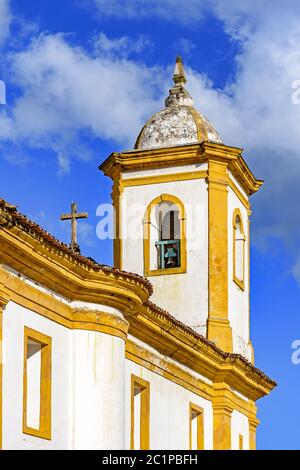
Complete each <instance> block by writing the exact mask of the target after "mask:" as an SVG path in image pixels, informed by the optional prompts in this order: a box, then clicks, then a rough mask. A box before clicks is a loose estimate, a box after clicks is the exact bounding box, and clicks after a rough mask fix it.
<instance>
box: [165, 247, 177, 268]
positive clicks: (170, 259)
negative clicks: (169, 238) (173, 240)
mask: <svg viewBox="0 0 300 470" xmlns="http://www.w3.org/2000/svg"><path fill="white" fill-rule="evenodd" d="M165 258H166V259H167V262H166V266H167V267H168V268H172V267H173V266H176V259H177V252H176V251H175V250H174V248H173V247H171V248H167V252H166V254H165Z"/></svg>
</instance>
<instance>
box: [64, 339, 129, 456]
mask: <svg viewBox="0 0 300 470" xmlns="http://www.w3.org/2000/svg"><path fill="white" fill-rule="evenodd" d="M73 348H74V362H75V368H74V386H73V390H74V410H73V412H74V429H73V446H74V448H75V449H123V448H124V400H125V385H124V379H125V377H124V371H125V342H124V341H123V340H122V339H120V338H116V337H113V336H109V335H106V334H103V333H98V332H92V331H81V330H75V331H74V345H73Z"/></svg>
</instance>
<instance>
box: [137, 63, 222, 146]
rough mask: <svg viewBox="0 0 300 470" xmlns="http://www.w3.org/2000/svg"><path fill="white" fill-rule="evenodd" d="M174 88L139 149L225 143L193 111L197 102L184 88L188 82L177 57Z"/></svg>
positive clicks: (140, 139) (139, 142)
mask: <svg viewBox="0 0 300 470" xmlns="http://www.w3.org/2000/svg"><path fill="white" fill-rule="evenodd" d="M173 80H174V86H173V87H172V88H171V89H170V90H169V96H168V97H167V99H166V100H165V106H166V107H165V109H163V110H162V111H159V112H158V113H155V114H154V115H153V116H152V117H151V118H150V119H149V120H148V122H147V123H146V124H145V125H144V127H143V128H142V130H141V132H140V134H139V136H138V138H137V141H136V144H135V148H136V149H150V148H157V147H171V146H174V145H182V144H191V143H196V142H203V141H210V142H215V143H222V140H221V138H220V136H219V134H218V132H217V131H216V129H215V128H214V127H213V125H212V124H211V123H210V122H209V121H208V120H207V119H206V117H205V116H203V114H201V113H199V112H198V111H197V110H196V109H195V108H194V101H193V99H192V97H191V95H190V94H189V92H188V91H187V89H186V88H185V83H186V78H185V72H184V68H183V64H182V60H181V58H180V57H177V59H176V64H175V70H174V76H173Z"/></svg>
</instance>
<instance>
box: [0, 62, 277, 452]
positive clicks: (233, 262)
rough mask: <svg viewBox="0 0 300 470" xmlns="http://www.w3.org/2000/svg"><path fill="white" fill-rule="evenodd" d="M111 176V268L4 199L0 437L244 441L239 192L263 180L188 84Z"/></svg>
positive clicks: (68, 441) (221, 444) (76, 444)
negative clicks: (211, 120)
mask: <svg viewBox="0 0 300 470" xmlns="http://www.w3.org/2000/svg"><path fill="white" fill-rule="evenodd" d="M185 82H186V79H185V74H184V69H183V65H182V62H181V60H180V58H178V59H177V61H176V66H175V72H174V86H173V87H172V88H171V90H170V92H169V96H168V98H167V99H166V103H165V109H163V110H162V111H160V112H159V113H156V114H155V115H154V116H153V117H152V118H151V119H150V120H149V121H148V122H147V123H146V125H145V126H144V127H143V129H142V131H141V132H140V135H139V136H138V139H137V141H136V145H135V148H134V150H132V151H126V152H122V153H113V154H112V155H110V156H109V157H108V158H107V159H106V160H105V162H104V163H102V165H101V166H100V169H101V170H102V171H103V172H104V174H105V175H107V176H108V177H110V178H111V179H112V181H113V191H112V202H113V206H114V213H115V238H114V267H108V266H104V265H101V264H99V263H96V262H95V261H94V260H92V259H90V258H85V257H84V256H82V255H81V254H80V252H78V250H74V249H73V248H74V247H68V246H67V245H65V244H63V243H61V242H60V241H58V240H57V239H55V238H54V237H53V236H52V235H51V234H49V233H48V232H46V231H45V230H43V229H42V228H41V227H40V226H38V225H37V224H35V223H34V222H32V221H30V220H29V219H28V218H27V217H25V216H24V215H22V214H21V213H19V212H18V211H17V209H16V207H14V206H12V205H10V204H9V203H7V202H6V201H4V200H0V263H1V264H0V347H1V351H0V353H1V358H2V360H1V363H0V447H1V448H3V449H164V450H166V449H199V450H202V449H255V447H256V428H257V425H258V420H257V417H256V401H257V400H258V399H259V398H261V397H263V396H265V395H267V394H269V393H270V392H271V391H272V389H273V388H274V387H275V386H276V383H275V382H274V381H273V380H272V379H270V378H269V377H268V376H266V375H265V374H264V373H263V372H262V371H261V370H259V369H258V368H257V367H256V366H254V353H253V347H252V343H251V340H250V335H249V331H250V324H249V322H250V318H249V269H250V259H249V246H250V230H249V227H250V221H249V217H250V214H251V208H250V202H249V197H250V196H251V195H252V194H253V193H255V192H256V191H257V190H258V189H259V188H260V186H261V185H262V181H261V180H257V179H256V178H255V176H254V175H253V173H252V172H251V171H250V169H249V168H248V166H247V164H246V162H245V160H244V159H243V157H242V151H241V149H239V148H235V147H229V146H226V145H224V144H223V142H222V141H221V138H220V136H219V134H218V133H217V131H216V130H215V129H214V127H213V126H212V125H211V124H210V123H209V121H207V119H206V118H205V117H204V116H203V115H202V114H200V113H199V112H198V111H197V110H196V109H195V108H194V104H193V100H192V98H191V96H190V95H189V93H188V91H187V89H186V88H185Z"/></svg>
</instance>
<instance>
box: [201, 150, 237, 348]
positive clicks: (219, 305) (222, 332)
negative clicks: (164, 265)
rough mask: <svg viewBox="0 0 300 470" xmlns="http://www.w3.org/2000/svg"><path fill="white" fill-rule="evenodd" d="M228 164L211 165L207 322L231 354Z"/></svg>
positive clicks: (210, 332)
mask: <svg viewBox="0 0 300 470" xmlns="http://www.w3.org/2000/svg"><path fill="white" fill-rule="evenodd" d="M227 166H228V162H226V161H220V160H219V159H218V158H215V159H213V158H211V159H210V160H209V162H208V319H207V337H208V339H209V340H211V341H213V342H214V343H216V344H217V346H219V347H220V348H221V349H223V350H224V351H227V352H231V351H232V331H231V327H230V323H229V320H228V182H229V176H228V173H227Z"/></svg>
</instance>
